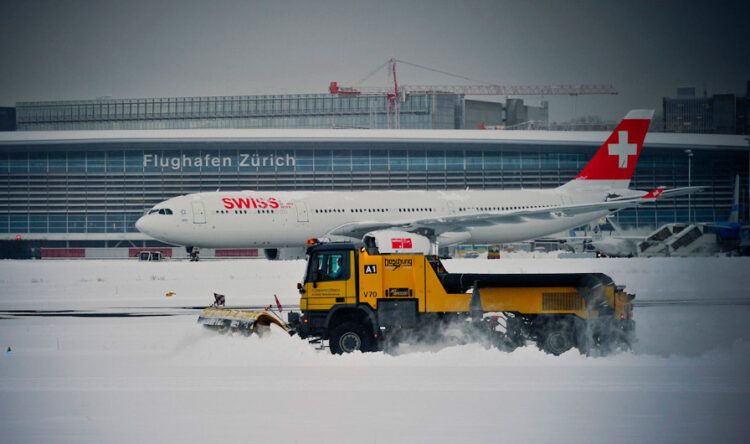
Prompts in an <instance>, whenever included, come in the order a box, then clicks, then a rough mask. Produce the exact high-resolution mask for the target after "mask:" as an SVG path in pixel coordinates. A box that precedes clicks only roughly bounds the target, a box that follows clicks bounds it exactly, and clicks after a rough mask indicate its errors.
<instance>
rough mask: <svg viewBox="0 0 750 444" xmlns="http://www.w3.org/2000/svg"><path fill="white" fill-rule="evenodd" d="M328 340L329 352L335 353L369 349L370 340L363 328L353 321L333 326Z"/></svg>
mask: <svg viewBox="0 0 750 444" xmlns="http://www.w3.org/2000/svg"><path fill="white" fill-rule="evenodd" d="M328 342H329V346H330V348H331V353H333V354H336V355H340V354H342V353H351V352H354V351H357V350H361V351H369V350H370V349H371V343H370V342H371V341H370V338H369V337H368V336H367V334H366V333H365V329H364V328H363V327H362V326H361V325H359V324H355V323H354V322H344V323H342V324H339V325H337V326H336V327H334V328H333V329H332V330H331V336H330V339H329V341H328Z"/></svg>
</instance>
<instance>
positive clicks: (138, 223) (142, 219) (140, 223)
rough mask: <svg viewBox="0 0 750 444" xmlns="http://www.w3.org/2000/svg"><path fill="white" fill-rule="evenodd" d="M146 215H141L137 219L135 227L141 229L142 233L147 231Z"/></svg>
mask: <svg viewBox="0 0 750 444" xmlns="http://www.w3.org/2000/svg"><path fill="white" fill-rule="evenodd" d="M145 219H146V216H141V217H140V218H139V219H138V220H137V221H135V228H136V229H137V230H138V231H140V232H141V233H146V231H145V228H146V221H145Z"/></svg>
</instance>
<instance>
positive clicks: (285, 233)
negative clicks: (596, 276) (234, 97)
mask: <svg viewBox="0 0 750 444" xmlns="http://www.w3.org/2000/svg"><path fill="white" fill-rule="evenodd" d="M596 194H597V195H596V196H594V195H592V193H571V192H570V191H569V190H563V189H560V188H556V189H542V190H508V191H506V190H491V191H474V190H462V191H390V190H389V191H353V192H346V191H314V192H313V191H310V192H303V191H299V192H297V191H276V192H262V191H237V192H223V191H217V192H208V193H198V194H191V195H185V196H179V197H175V198H172V199H169V200H167V201H164V202H162V203H160V204H158V205H156V206H155V207H154V209H152V210H151V212H149V214H146V215H144V216H143V217H142V218H141V219H140V220H139V221H138V223H137V224H136V225H137V227H138V229H139V230H141V231H142V232H144V233H147V234H149V235H150V236H152V237H154V238H156V239H159V240H162V241H165V242H169V243H174V244H178V245H186V246H195V247H203V248H283V247H300V246H304V245H305V243H306V241H307V239H309V238H311V237H322V236H326V235H328V234H329V233H330V232H332V231H334V230H335V229H336V228H337V227H341V226H343V225H345V224H350V223H355V222H364V223H370V222H398V221H404V222H408V221H415V220H420V219H428V218H438V217H440V216H460V215H467V216H470V215H472V214H479V213H483V214H486V213H494V212H497V213H502V212H504V211H512V210H519V209H523V208H542V207H544V208H554V207H556V206H562V205H570V204H575V203H583V202H591V201H593V200H596V201H600V200H601V199H603V197H604V196H603V195H601V194H599V193H596ZM158 209H164V210H165V211H162V212H161V214H160V212H159V211H154V210H158ZM167 209H168V210H170V211H171V214H168V213H169V212H168V211H166V210H167ZM164 213H167V214H164ZM606 214H608V211H602V210H597V211H595V212H589V213H584V214H577V215H575V216H563V215H556V214H555V213H554V211H553V212H552V214H551V215H550V217H547V218H528V219H527V218H523V217H517V218H514V219H513V220H512V221H511V222H504V223H500V224H489V223H488V224H487V225H483V226H476V225H471V226H465V227H462V226H460V223H457V226H456V229H455V231H451V232H448V233H445V234H443V235H441V236H440V237H439V238H438V242H439V243H440V244H441V245H450V244H455V243H501V242H515V241H523V240H529V239H535V238H538V237H541V236H547V235H550V234H555V233H559V232H561V231H564V230H568V229H570V228H573V227H577V226H580V225H582V224H585V223H587V222H589V221H591V220H595V219H598V218H600V217H602V216H604V215H606ZM334 238H336V239H339V238H337V237H335V236H334ZM340 239H342V240H343V239H348V240H352V238H346V237H341V238H340ZM353 240H355V241H360V240H361V239H353Z"/></svg>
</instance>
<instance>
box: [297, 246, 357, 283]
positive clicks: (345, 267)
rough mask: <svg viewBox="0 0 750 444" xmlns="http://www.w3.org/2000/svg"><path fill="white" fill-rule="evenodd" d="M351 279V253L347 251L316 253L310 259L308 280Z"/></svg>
mask: <svg viewBox="0 0 750 444" xmlns="http://www.w3.org/2000/svg"><path fill="white" fill-rule="evenodd" d="M347 279H349V254H348V252H347V251H325V252H320V253H316V254H315V255H314V256H313V257H312V260H311V261H310V269H309V270H308V275H307V282H322V281H345V280H347Z"/></svg>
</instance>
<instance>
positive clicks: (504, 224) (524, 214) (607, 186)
mask: <svg viewBox="0 0 750 444" xmlns="http://www.w3.org/2000/svg"><path fill="white" fill-rule="evenodd" d="M652 117H653V110H632V111H630V112H628V114H627V115H626V116H625V118H624V119H623V120H622V121H621V122H620V123H619V125H618V126H617V128H615V130H614V131H613V132H612V133H611V134H610V136H609V137H608V138H607V140H606V141H605V142H604V144H602V146H601V147H600V148H599V150H598V151H597V152H596V154H595V155H594V157H593V158H592V159H591V161H590V162H589V163H588V164H587V165H586V166H585V168H584V169H583V170H582V171H581V172H580V174H578V175H577V176H576V177H575V178H573V179H572V180H571V181H569V182H567V183H565V184H563V185H562V186H559V187H557V188H549V189H520V190H518V189H516V190H444V191H426V190H406V191H397V190H387V191H380V190H378V191H277V192H269V191H234V192H229V191H227V192H225V191H215V192H201V193H195V194H188V195H183V196H178V197H174V198H171V199H168V200H166V201H164V202H161V203H159V204H157V205H155V206H154V207H153V208H151V209H150V210H149V211H147V212H146V214H144V215H143V216H142V217H141V218H140V219H138V221H137V222H136V227H137V228H138V230H140V231H141V232H143V233H145V234H147V235H149V236H151V237H153V238H155V239H158V240H161V241H163V242H167V243H171V244H177V245H183V246H185V247H186V249H187V250H188V252H192V249H193V248H194V247H199V248H262V249H264V253H265V255H266V257H267V258H269V259H275V258H276V257H277V255H278V251H279V250H278V249H279V248H289V247H304V246H305V245H306V242H307V241H308V239H310V238H316V237H327V238H329V239H331V240H348V241H354V242H358V243H359V244H362V243H363V242H365V241H366V238H373V239H376V240H377V241H378V242H379V243H381V244H382V245H381V246H383V245H385V244H387V243H388V242H389V239H390V245H389V248H391V247H392V252H416V250H417V248H418V245H419V246H422V245H424V244H425V242H423V241H426V242H427V244H429V245H431V246H432V248H436V247H437V246H447V245H453V244H458V243H480V244H481V243H503V242H515V241H523V240H528V239H535V238H538V237H541V236H545V235H549V234H553V233H559V232H561V231H564V230H568V229H570V228H573V227H578V226H581V225H583V224H586V223H588V222H589V221H592V220H596V219H599V218H601V217H603V216H605V215H607V214H610V213H612V212H614V211H617V210H621V209H623V208H631V207H635V206H638V205H641V204H644V203H648V202H654V201H656V200H659V199H662V198H666V197H671V196H677V195H682V194H687V193H691V192H694V191H698V190H700V189H701V187H683V188H675V189H671V190H666V189H664V188H658V189H656V190H653V191H651V192H649V193H646V192H644V191H639V190H631V189H628V185H629V183H630V179H631V177H632V175H633V171H634V170H635V166H636V162H637V161H638V157H639V155H640V153H641V148H642V147H643V141H644V139H645V137H646V132H647V131H648V127H649V125H650V123H651V118H652ZM412 241H414V242H412ZM419 248H422V247H419Z"/></svg>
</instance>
